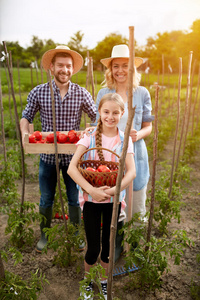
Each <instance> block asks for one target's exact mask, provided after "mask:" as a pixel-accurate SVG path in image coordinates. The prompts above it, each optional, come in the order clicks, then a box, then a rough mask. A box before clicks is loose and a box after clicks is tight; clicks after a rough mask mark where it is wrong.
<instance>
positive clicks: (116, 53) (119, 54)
mask: <svg viewBox="0 0 200 300" xmlns="http://www.w3.org/2000/svg"><path fill="white" fill-rule="evenodd" d="M114 58H129V48H128V46H127V45H117V46H114V47H113V49H112V54H111V57H109V58H103V59H101V60H100V62H101V63H102V64H103V65H104V66H106V67H107V68H108V66H109V64H110V62H111V61H112V60H113V59H114ZM143 63H144V60H143V58H141V57H135V59H134V64H135V67H136V68H138V67H139V66H140V65H142V64H143Z"/></svg>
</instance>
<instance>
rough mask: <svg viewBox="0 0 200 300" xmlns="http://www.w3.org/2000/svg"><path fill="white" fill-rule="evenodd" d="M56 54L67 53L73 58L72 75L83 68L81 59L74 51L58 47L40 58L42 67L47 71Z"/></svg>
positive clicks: (61, 46) (62, 46)
mask: <svg viewBox="0 0 200 300" xmlns="http://www.w3.org/2000/svg"><path fill="white" fill-rule="evenodd" d="M57 53H68V54H70V55H71V57H72V58H73V68H74V70H73V74H76V73H77V72H78V71H80V69H81V68H82V66H83V57H82V56H81V55H80V54H79V53H78V52H76V51H74V50H71V49H70V48H69V47H67V46H64V45H60V46H57V47H56V48H55V49H51V50H48V51H46V52H45V53H44V54H43V56H42V66H43V68H44V69H45V71H47V70H48V69H50V64H51V62H52V59H53V57H54V56H55V54H57Z"/></svg>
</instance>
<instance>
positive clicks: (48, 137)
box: [46, 133, 54, 143]
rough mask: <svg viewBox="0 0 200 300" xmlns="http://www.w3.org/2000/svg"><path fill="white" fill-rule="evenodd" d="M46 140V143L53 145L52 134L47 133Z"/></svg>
mask: <svg viewBox="0 0 200 300" xmlns="http://www.w3.org/2000/svg"><path fill="white" fill-rule="evenodd" d="M46 139H47V143H54V133H49V134H48V135H47V137H46Z"/></svg>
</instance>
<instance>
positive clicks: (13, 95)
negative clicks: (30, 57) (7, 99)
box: [3, 42, 25, 214]
mask: <svg viewBox="0 0 200 300" xmlns="http://www.w3.org/2000/svg"><path fill="white" fill-rule="evenodd" d="M3 45H4V50H5V54H6V61H7V68H8V73H9V78H10V85H11V92H12V97H13V104H14V110H15V122H16V130H17V135H18V137H19V142H20V149H21V163H22V195H21V208H20V213H21V214H22V212H23V204H24V194H25V162H24V148H23V144H22V136H21V131H20V126H19V117H18V113H17V103H16V99H15V92H14V84H13V76H12V70H11V68H10V63H9V59H8V51H7V47H6V43H5V42H3Z"/></svg>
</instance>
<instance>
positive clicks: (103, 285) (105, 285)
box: [101, 282, 107, 300]
mask: <svg viewBox="0 0 200 300" xmlns="http://www.w3.org/2000/svg"><path fill="white" fill-rule="evenodd" d="M101 289H102V294H103V295H104V299H105V300H107V282H105V283H103V282H101Z"/></svg>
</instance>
